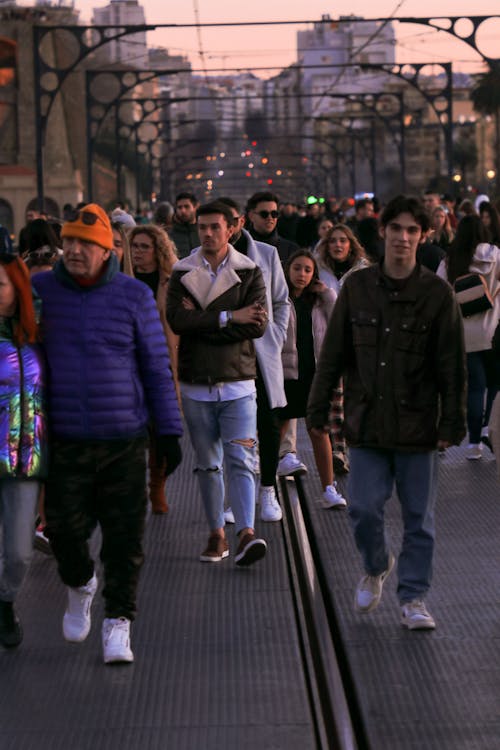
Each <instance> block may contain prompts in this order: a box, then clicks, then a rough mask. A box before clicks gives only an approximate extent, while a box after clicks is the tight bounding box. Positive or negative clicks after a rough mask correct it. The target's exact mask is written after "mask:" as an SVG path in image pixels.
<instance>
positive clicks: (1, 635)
mask: <svg viewBox="0 0 500 750" xmlns="http://www.w3.org/2000/svg"><path fill="white" fill-rule="evenodd" d="M22 640H23V629H22V627H21V623H20V622H19V618H18V616H17V615H16V613H15V610H14V604H13V602H2V601H0V643H1V644H2V646H5V648H15V647H16V646H19V644H20V643H21V641H22Z"/></svg>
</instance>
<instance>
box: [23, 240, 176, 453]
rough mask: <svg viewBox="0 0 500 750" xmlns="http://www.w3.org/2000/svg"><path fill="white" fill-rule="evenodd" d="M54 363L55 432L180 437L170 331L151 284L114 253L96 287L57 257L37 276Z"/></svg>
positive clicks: (78, 435)
mask: <svg viewBox="0 0 500 750" xmlns="http://www.w3.org/2000/svg"><path fill="white" fill-rule="evenodd" d="M32 284H33V286H34V288H35V289H36V291H37V293H38V294H39V295H40V297H41V298H42V303H43V304H42V320H41V330H42V335H43V343H44V347H45V352H46V355H47V360H48V365H49V420H50V426H51V431H52V434H53V435H54V436H56V437H67V438H71V439H75V440H79V439H87V440H110V439H111V440H112V439H117V438H127V439H131V438H134V437H138V436H141V435H146V432H147V426H148V424H149V422H150V421H152V423H153V427H154V429H155V432H156V434H158V435H181V434H182V424H181V417H180V412H179V406H178V403H177V397H176V393H175V388H174V383H173V379H172V372H171V370H170V361H169V357H168V351H167V344H166V340H165V334H164V332H163V328H162V325H161V322H160V318H159V315H158V310H157V308H156V303H155V301H154V298H153V294H152V292H151V290H150V289H149V288H148V287H147V286H146V285H145V284H143V283H142V282H140V281H137V280H136V279H132V278H129V277H128V276H125V275H124V274H122V273H119V272H118V262H117V260H116V257H115V256H114V255H112V256H111V258H110V260H109V261H108V264H107V269H106V272H105V274H104V276H103V277H102V278H101V279H100V280H99V281H98V282H97V284H95V285H94V286H92V287H79V286H78V285H77V284H76V282H75V281H74V280H73V278H72V277H71V276H70V275H69V274H68V272H67V271H66V268H65V266H64V263H63V262H62V261H59V262H58V263H57V264H56V266H55V268H54V270H53V271H48V272H45V273H40V274H36V275H35V276H34V277H33V278H32Z"/></svg>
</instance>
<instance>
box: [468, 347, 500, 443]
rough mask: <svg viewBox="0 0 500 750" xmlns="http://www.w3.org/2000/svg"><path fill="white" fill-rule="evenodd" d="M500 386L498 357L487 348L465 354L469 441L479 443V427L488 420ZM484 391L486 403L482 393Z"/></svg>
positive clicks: (499, 362)
mask: <svg viewBox="0 0 500 750" xmlns="http://www.w3.org/2000/svg"><path fill="white" fill-rule="evenodd" d="M499 388H500V357H499V355H498V353H497V352H494V351H493V350H492V349H487V350H485V351H481V352H469V354H467V430H468V432H469V443H479V441H480V440H481V428H482V427H483V426H484V425H487V424H488V422H489V421H490V414H491V407H492V406H493V401H494V400H495V396H496V394H497V391H498V389H499ZM485 393H486V405H485V403H484V395H485Z"/></svg>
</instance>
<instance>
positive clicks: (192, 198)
mask: <svg viewBox="0 0 500 750" xmlns="http://www.w3.org/2000/svg"><path fill="white" fill-rule="evenodd" d="M178 201H189V202H190V203H192V204H193V206H196V205H197V203H198V201H197V199H196V195H194V194H193V193H179V194H178V195H176V196H175V202H176V203H177V202H178Z"/></svg>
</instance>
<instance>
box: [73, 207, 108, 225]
mask: <svg viewBox="0 0 500 750" xmlns="http://www.w3.org/2000/svg"><path fill="white" fill-rule="evenodd" d="M78 219H80V221H81V222H82V224H85V226H87V227H93V226H94V224H96V223H97V222H98V221H100V222H101V224H104V221H103V220H102V219H101V217H100V216H98V215H97V214H93V213H92V212H91V211H77V210H74V211H71V212H70V213H69V214H68V217H67V219H66V221H68V222H70V223H72V222H74V221H78ZM104 226H106V225H105V224H104Z"/></svg>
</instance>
